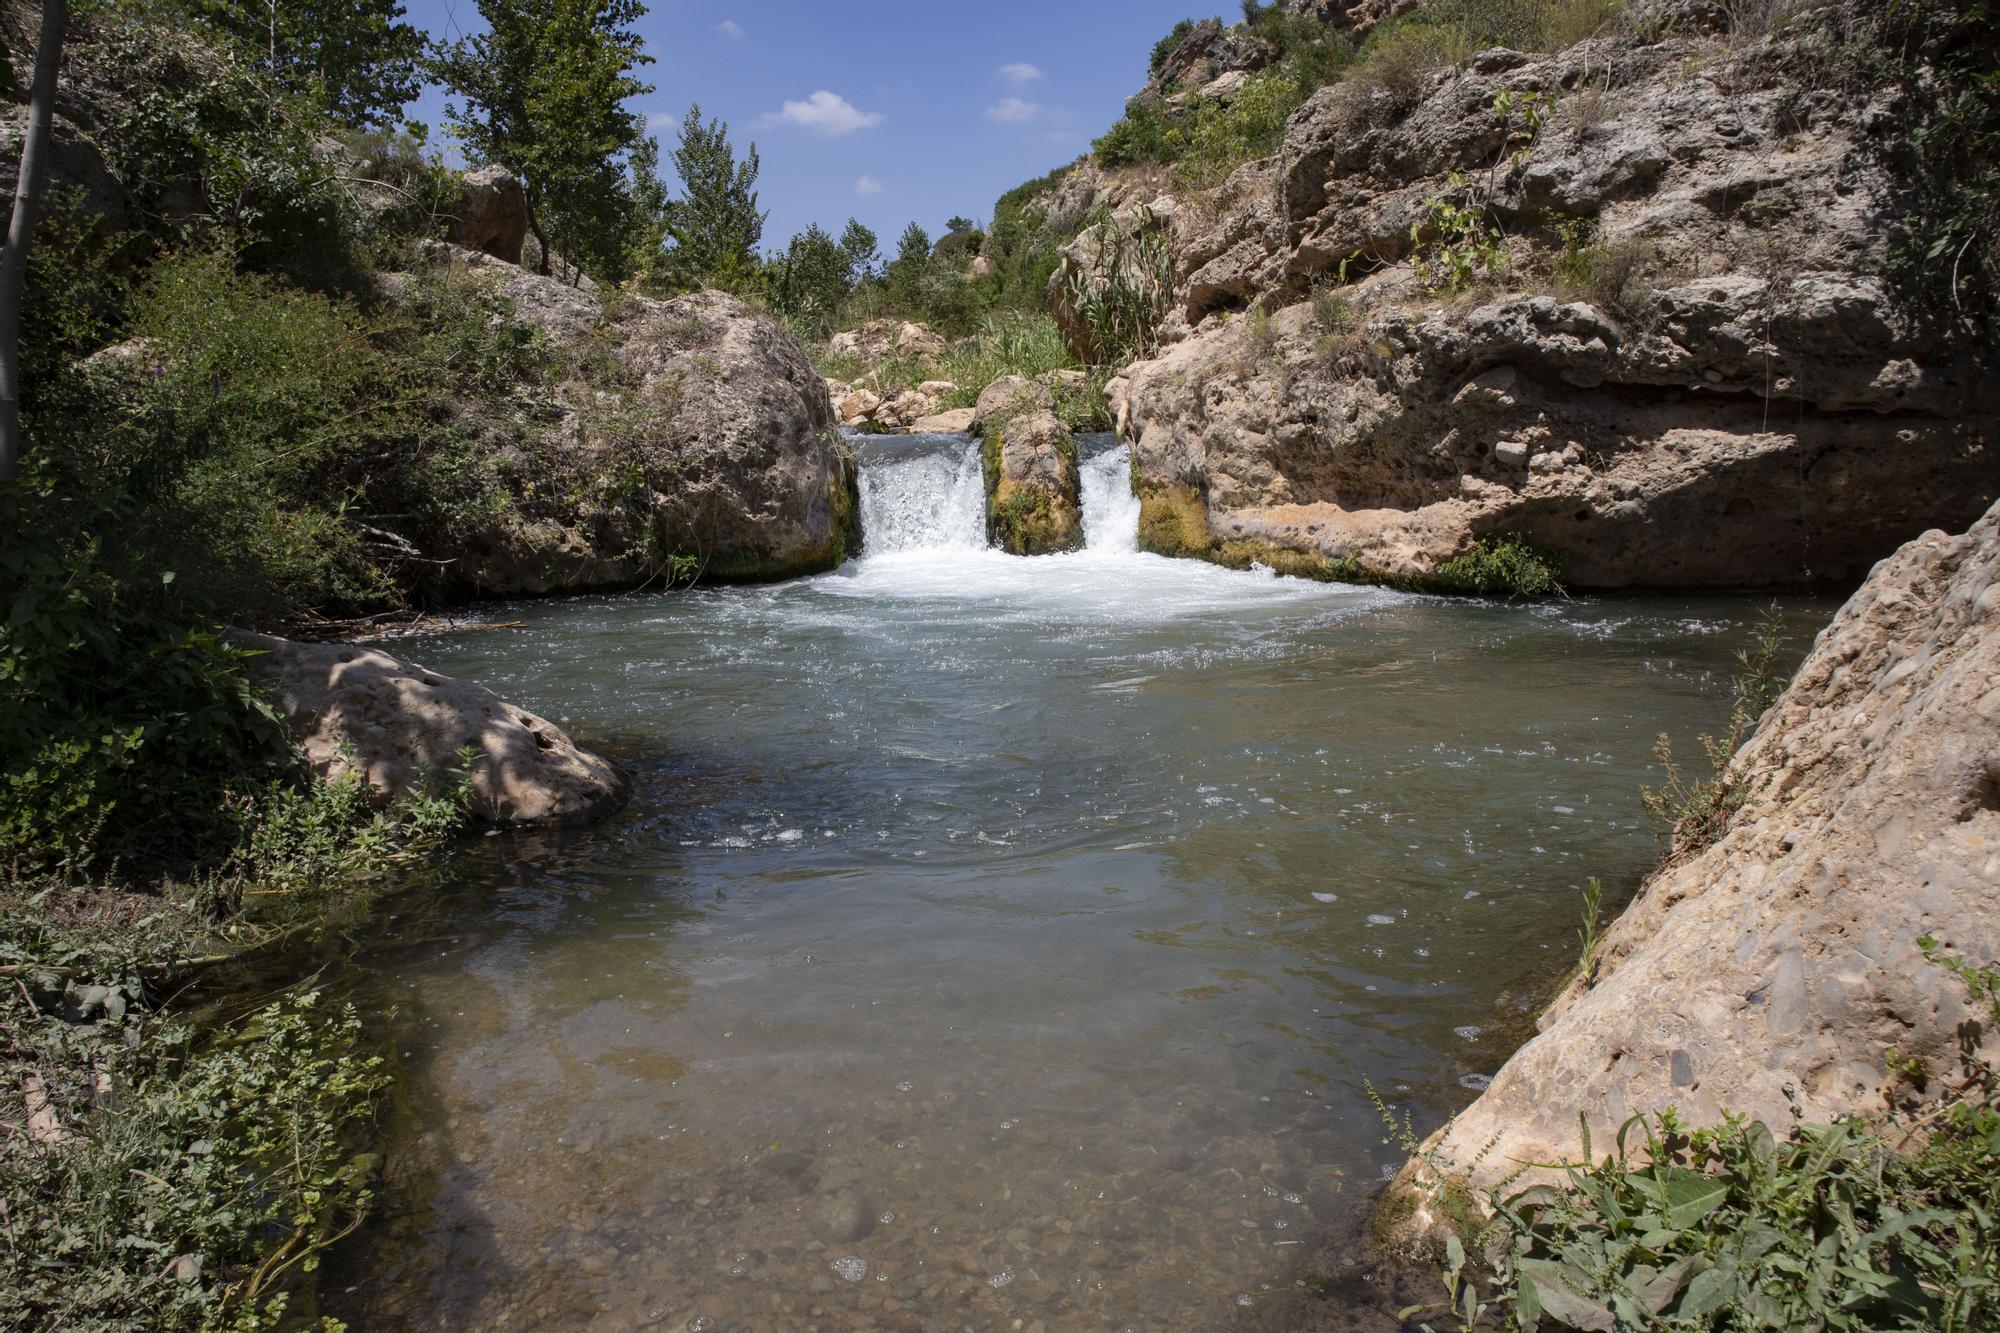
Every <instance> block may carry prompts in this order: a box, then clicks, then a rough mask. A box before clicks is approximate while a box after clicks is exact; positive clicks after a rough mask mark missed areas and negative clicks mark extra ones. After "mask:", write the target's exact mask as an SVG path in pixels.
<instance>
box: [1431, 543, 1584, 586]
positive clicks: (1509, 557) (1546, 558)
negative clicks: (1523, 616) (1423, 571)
mask: <svg viewBox="0 0 2000 1333" xmlns="http://www.w3.org/2000/svg"><path fill="white" fill-rule="evenodd" d="M1562 564H1563V562H1562V557H1561V556H1560V555H1558V554H1552V553H1549V552H1543V551H1537V550H1536V549H1535V548H1534V547H1532V546H1530V545H1528V543H1527V542H1526V541H1525V540H1524V539H1523V538H1522V537H1521V536H1520V535H1519V534H1518V533H1511V532H1510V533H1507V534H1506V535H1504V536H1501V537H1480V538H1478V539H1477V540H1475V541H1474V542H1473V543H1472V549H1471V550H1469V551H1467V552H1465V553H1464V554H1463V555H1457V556H1453V557H1452V558H1451V559H1449V560H1447V561H1445V562H1444V563H1442V564H1440V565H1439V566H1438V567H1437V568H1436V569H1435V570H1433V571H1432V572H1431V575H1430V577H1429V578H1428V579H1427V580H1425V581H1424V582H1425V585H1426V586H1427V587H1428V588H1429V589H1430V590H1431V591H1433V592H1450V593H1472V594H1476V595H1478V596H1482V597H1501V596H1504V597H1508V598H1514V597H1556V596H1560V595H1561V594H1562Z"/></svg>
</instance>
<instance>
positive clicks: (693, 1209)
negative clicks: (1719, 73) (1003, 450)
mask: <svg viewBox="0 0 2000 1333" xmlns="http://www.w3.org/2000/svg"><path fill="white" fill-rule="evenodd" d="M1107 443H1108V442H1106V441H1102V440H1095V441H1090V442H1088V445H1087V450H1086V453H1087V457H1086V461H1085V464H1084V471H1085V494H1084V510H1085V524H1086V530H1087V534H1088V546H1087V549H1085V550H1083V551H1080V552H1077V553H1074V554H1071V555H1064V556H1049V557H1041V558H1037V559H1017V558H1013V557H1009V556H1005V555H1002V554H999V553H997V552H994V551H992V550H989V549H987V547H986V544H985V538H984V533H983V525H982V521H981V509H980V506H981V490H980V474H979V468H978V462H977V455H976V452H975V449H974V446H973V445H972V444H971V442H970V441H968V440H966V439H965V438H964V437H916V438H909V439H898V440H880V441H867V442H864V443H863V444H862V446H861V448H862V457H863V464H864V466H863V474H862V509H863V521H864V525H865V531H866V534H867V537H868V542H869V546H868V550H867V552H866V553H865V554H864V555H863V556H862V557H861V558H860V559H858V560H856V561H854V562H851V563H850V564H849V565H848V566H847V567H845V568H844V569H842V570H840V571H838V572H836V573H832V574H827V575H824V576H821V577H817V578H812V579H806V580H801V581H797V582H793V583H787V584H780V585H773V586H768V587H748V588H715V589H701V590H697V591H693V592H662V593H651V594H647V593H641V594H635V595H628V596H622V597H588V598H573V599H568V600H563V601H552V602H546V603H534V604H523V605H520V606H517V607H512V608H509V609H507V610H506V612H505V614H504V615H498V616H495V617H494V618H496V619H502V620H513V619H518V620H520V621H522V622H524V624H523V625H522V627H521V628H518V629H513V630H505V631H462V632H459V633H454V634H445V635H440V636H435V637H430V638H426V639H421V640H416V641H411V642H406V643H405V644H403V645H402V646H401V647H400V648H399V651H400V652H403V653H405V654H406V655H409V656H413V657H415V658H416V659H418V660H420V661H422V662H423V663H424V664H425V665H426V666H428V667H430V668H432V669H434V670H438V671H443V672H447V673H450V674H454V675H462V676H469V677H473V678H477V679H479V680H481V681H483V682H485V683H487V684H489V685H490V686H492V687H493V688H494V689H495V690H496V691H498V692H499V693H500V694H502V695H503V696H505V697H508V698H510V699H513V700H516V701H518V702H520V703H521V704H523V705H524V706H528V707H532V708H535V709H537V710H539V711H542V712H544V713H545V714H547V715H550V716H552V717H555V718H557V719H559V720H560V721H562V722H563V723H564V724H565V725H566V726H567V727H569V728H570V730H571V731H572V732H573V733H574V734H576V735H577V736H578V738H579V739H580V740H582V741H583V742H584V743H586V744H589V745H592V746H594V747H596V748H600V749H602V750H603V751H604V752H606V753H608V754H610V755H612V756H613V757H615V758H617V759H618V760H620V761H621V762H622V763H624V764H626V765H627V766H628V767H629V768H631V769H632V770H633V771H634V773H635V774H636V776H637V783H636V790H635V795H634V798H633V800H632V802H631V804H630V805H629V806H628V807H627V808H626V809H625V810H624V811H623V812H621V813H620V814H618V815H617V816H615V817H613V818H611V819H609V820H607V821H605V822H603V823H601V824H599V825H596V826H594V827H591V828H587V829H580V830H574V831H562V832H554V833H546V832H544V833H525V832H519V833H505V834H496V835H494V836H491V837H487V838H484V839H480V840H478V841H477V843H476V845H475V846H473V847H472V848H471V850H470V851H469V852H468V853H467V854H465V855H464V856H463V857H462V858H460V860H459V862H458V864H457V866H456V867H455V869H454V871H453V878H454V886H453V890H452V892H450V893H449V894H447V895H445V896H444V897H443V898H442V899H440V900H438V901H435V902H432V903H430V904H429V905H427V906H426V907H424V908H422V909H421V910H418V909H415V908H412V909H410V912H411V916H410V918H409V919H408V920H406V921H404V922H403V923H402V924H401V927H400V931H401V933H400V937H399V938H397V939H395V940H394V941H393V942H390V943H383V944H379V945H377V946H375V947H373V948H372V949H371V950H370V951H369V952H368V953H367V955H366V956H365V958H364V959H363V960H362V964H361V967H362V975H363V983H362V984H363V986H364V988H365V989H367V990H368V991H369V993H370V994H372V995H373V996H374V997H375V999H376V1000H377V1002H379V1003H382V1004H384V1005H391V1004H392V1005H394V1006H395V1007H396V1009H397V1011H398V1013H399V1018H398V1021H397V1027H396V1030H397V1033H398V1045H399V1047H400V1048H401V1055H402V1057H403V1059H404V1064H405V1068H406V1071H407V1074H408V1079H407V1084H406V1086H407V1093H408V1098H409V1105H410V1109H411V1111H412V1113H413V1114H412V1116H411V1121H412V1123H413V1125H414V1128H412V1129H411V1130H410V1131H409V1132H408V1133H407V1134H406V1135H405V1136H404V1138H403V1141H402V1142H401V1143H400V1144H399V1146H398V1150H397V1152H396V1154H395V1156H394V1158H393V1162H394V1166H393V1170H392V1172H391V1186H390V1192H389V1196H388V1199H387V1202H386V1208H385V1220H384V1221H383V1222H382V1223H381V1224H379V1225H378V1226H377V1227H376V1228H375V1229H374V1231H373V1232H372V1234H371V1236H370V1237H369V1239H368V1240H367V1242H366V1245H365V1248H364V1249H363V1250H362V1251H361V1253H362V1254H363V1256H364V1257H363V1259H362V1260H361V1261H360V1262H350V1263H349V1264H347V1265H345V1268H346V1270H347V1275H346V1277H345V1278H344V1280H345V1281H346V1282H347V1283H348V1285H349V1286H350V1287H351V1288H352V1289H351V1290H348V1291H346V1292H344V1293H342V1294H341V1295H340V1296H338V1297H337V1300H336V1304H337V1305H339V1306H343V1307H345V1310H344V1312H345V1313H348V1314H349V1316H350V1317H351V1318H353V1319H354V1320H355V1321H356V1326H357V1327H362V1328H369V1329H377V1328H389V1329H396V1328H412V1329H415V1328H437V1327H463V1328H505V1329H536V1330H539V1329H590V1330H613V1329H618V1330H623V1329H636V1328H662V1329H674V1330H681V1329H705V1330H718V1331H719V1330H729V1329H766V1328H806V1327H815V1328H826V1329H850V1328H877V1327H880V1328H913V1329H914V1328H925V1329H928V1328H940V1329H959V1328H966V1329H1027V1328H1041V1329H1044V1330H1049V1331H1053V1330H1068V1329H1106V1330H1117V1329H1128V1328H1129V1329H1146V1330H1156V1329H1157V1330H1168V1329H1173V1330H1179V1329H1191V1328H1212V1327H1231V1326H1233V1325H1234V1324H1235V1323H1236V1322H1237V1321H1239V1320H1241V1321H1251V1320H1254V1319H1255V1318H1256V1317H1257V1313H1258V1310H1259V1308H1260V1306H1265V1305H1266V1304H1267V1303H1269V1302H1272V1301H1274V1300H1276V1299H1277V1298H1278V1297H1279V1296H1281V1295H1283V1294H1284V1293H1286V1292H1288V1291H1292V1290H1295V1288H1294V1285H1293V1284H1295V1283H1297V1282H1299V1281H1301V1280H1302V1278H1301V1275H1300V1273H1299V1272H1298V1269H1299V1260H1300V1256H1301V1255H1303V1254H1305V1253H1307V1252H1308V1251H1310V1249H1311V1248H1312V1241H1313V1238H1314V1237H1315V1236H1319V1235H1323V1234H1326V1233H1327V1232H1328V1230H1329V1229H1330V1228H1334V1229H1337V1228H1339V1227H1340V1226H1343V1225H1345V1226H1348V1227H1350V1228H1351V1227H1352V1225H1353V1223H1354V1221H1355V1219H1356V1218H1357V1217H1358V1216H1359V1215H1360V1213H1361V1210H1363V1209H1365V1208H1366V1206H1367V1203H1368V1201H1369V1199H1370V1197H1371V1194H1372V1192H1373V1191H1374V1190H1375V1189H1377V1188H1378V1187H1379V1184H1380V1182H1381V1181H1382V1179H1383V1178H1384V1176H1385V1174H1386V1173H1388V1172H1391V1171H1392V1170H1393V1169H1394V1168H1395V1167H1396V1166H1397V1165H1399V1164H1400V1161H1401V1152H1400V1150H1399V1149H1398V1148H1397V1147H1396V1145H1395V1143H1394V1142H1393V1141H1392V1139H1391V1136H1390V1135H1389V1133H1388V1132H1387V1130H1386V1129H1385V1127H1384V1125H1383V1123H1382V1120H1381V1118H1380V1116H1379V1115H1378V1113H1377V1111H1376V1109H1375V1107H1374V1106H1373V1105H1372V1104H1371V1100H1370V1097H1369V1091H1368V1090H1369V1088H1370V1087H1371V1086H1372V1087H1373V1088H1374V1089H1376V1090H1378V1091H1379V1093H1380V1095H1381V1096H1382V1097H1383V1098H1384V1099H1386V1101H1387V1102H1388V1103H1390V1104H1391V1105H1392V1106H1393V1107H1394V1108H1395V1109H1396V1111H1397V1113H1398V1114H1399V1115H1400V1114H1402V1113H1405V1112H1407V1113H1408V1114H1409V1115H1410V1116H1411V1117H1412V1119H1413V1122H1414V1124H1415V1125H1416V1126H1417V1128H1418V1131H1419V1132H1420V1133H1421V1132H1423V1131H1424V1130H1427V1129H1428V1128H1430V1127H1432V1126H1435V1125H1436V1124H1438V1123H1441V1122H1442V1121H1443V1120H1444V1118H1445V1117H1447V1116H1448V1115H1449V1114H1450V1113H1451V1112H1452V1110H1453V1109H1455V1108H1456V1107H1458V1106H1461V1105H1463V1104H1464V1103H1465V1102H1466V1101H1468V1100H1469V1099H1470V1098H1471V1097H1472V1096H1473V1095H1474V1092H1475V1091H1476V1089H1477V1088H1479V1087H1480V1086H1482V1084H1483V1081H1484V1079H1485V1078H1486V1077H1487V1076H1488V1075H1490V1074H1491V1072H1492V1071H1493V1070H1494V1069H1495V1068H1496V1067H1497V1065H1498V1064H1499V1062H1500V1061H1501V1060H1503V1059H1504V1058H1505V1056H1506V1054H1507V1052H1508V1050H1509V1049H1511V1046H1512V1044H1514V1043H1516V1042H1518V1040H1519V1039H1520V1037H1521V1035H1522V1033H1523V1032H1524V1031H1525V1030H1526V1029H1527V1026H1528V1024H1529V1023H1530V1022H1531V1021H1532V1013H1533V1011H1534V1009H1535V1008H1536V1007H1537V1006H1538V1005H1539V1004H1540V1003H1541V1001H1542V1000H1543V999H1544V998H1545V997H1546V994H1547V991H1548V988H1549V987H1550V985H1551V984H1552V983H1553V982H1554V980H1555V979H1556V978H1557V977H1559V976H1560V974H1561V973H1562V971H1563V970H1564V969H1565V968H1566V967H1567V966H1568V965H1569V964H1570V963H1571V962H1572V961H1573V959H1574V957H1575V952H1576V949H1577V946H1578V930H1577V918H1578V915H1579V911H1580V907H1581V903H1582V895H1583V887H1584V884H1585V881H1586V879H1587V878H1589V877H1591V876H1598V877H1600V878H1601V879H1602V880H1603V882H1604V884H1605V886H1606V890H1607V896H1608V897H1609V898H1610V899H1612V900H1613V901H1614V902H1615V901H1620V900H1622V896H1623V895H1625V894H1629V892H1630V891H1631V889H1632V888H1633V887H1634V886H1635V885H1636V884H1637V882H1638V879H1639V877H1640V876H1641V875H1642V873H1643V872H1644V870H1645V869H1646V868H1647V867H1648V866H1649V865H1650V864H1651V863H1652V861H1653V860H1654V859H1655V858H1656V857H1657V856H1658V854H1659V850H1660V843H1659V840H1658V835H1657V833H1656V831H1655V830H1654V829H1652V828H1651V827H1649V826H1648V824H1647V821H1646V820H1645V817H1644V816H1643V814H1642V812H1641V809H1640V804H1639V795H1638V793H1639V788H1640V786H1641V784H1642V783H1644V782H1646V781H1648V780H1649V779H1652V780H1657V772H1656V771H1655V769H1654V767H1653V764H1652V760H1651V756H1650V752H1651V750H1652V747H1653V744H1654V741H1655V738H1656V736H1657V735H1658V734H1659V733H1661V732H1662V731H1666V732H1670V733H1672V734H1673V735H1674V736H1675V737H1676V739H1677V740H1678V741H1679V743H1680V745H1681V746H1682V748H1683V751H1684V753H1688V754H1696V753H1698V752H1697V751H1696V749H1695V746H1694V742H1693V735H1694V733H1695V732H1696V731H1698V730H1700V729H1702V728H1704V727H1713V726H1715V725H1717V724H1719V723H1720V721H1721V719H1722V716H1723V714H1724V713H1725V712H1726V711H1727V707H1728V697H1729V675H1730V672H1731V670H1732V669H1733V665H1734V664H1733V662H1732V654H1733V653H1734V652H1735V650H1737V649H1738V648H1740V647H1742V646H1743V644H1744V643H1745V642H1746V641H1747V639H1748V637H1749V633H1750V630H1751V629H1752V627H1753V626H1754V624H1755V621H1756V617H1757V613H1758V610H1759V606H1760V604H1759V603H1756V602H1753V601H1747V600H1744V599H1733V598H1721V597H1657V596H1655V597H1617V598H1612V597H1590V598H1582V599H1578V600H1574V601H1555V602H1546V603H1536V604H1515V605H1508V604H1503V603H1496V602H1477V601H1464V600H1451V599H1443V598H1433V597H1422V596H1413V595H1405V594H1400V593H1393V592H1386V591H1380V590H1373V589H1361V588H1354V587H1345V586H1337V585H1325V584H1317V583H1310V582H1304V581H1298V580H1290V579H1280V578H1277V577H1274V576H1272V575H1271V574H1269V573H1268V572H1266V571H1261V570H1254V569H1253V570H1251V571H1247V572H1237V571H1229V570H1223V569H1219V568H1215V567H1212V566H1208V565H1205V564H1200V563H1195V562H1187V561H1170V560H1165V559H1162V558H1159V557H1155V556H1151V555H1145V554H1142V553H1140V552H1139V551H1138V549H1137V543H1136V527H1137V505H1136V502H1135V501H1134V500H1133V498H1132V496H1131V494H1130V490H1129V483H1128V481H1127V476H1128V466H1127V462H1126V460H1125V457H1124V455H1123V453H1122V452H1121V451H1119V450H1117V449H1114V448H1108V447H1107ZM1786 614H1787V616H1788V618H1789V619H1790V620H1791V621H1792V622H1793V623H1794V626H1795V631H1794V635H1793V638H1794V642H1793V648H1794V650H1795V651H1799V650H1802V649H1803V646H1804V637H1805V635H1806V633H1808V632H1809V627H1810V626H1812V625H1814V624H1816V623H1817V621H1818V620H1819V619H1823V617H1824V614H1825V608H1824V606H1823V605H1815V604H1812V603H1798V604H1795V605H1792V606H1790V607H1788V608H1787V611H1786ZM355 1274H365V1276H355Z"/></svg>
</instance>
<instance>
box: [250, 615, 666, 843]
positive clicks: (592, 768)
mask: <svg viewBox="0 0 2000 1333" xmlns="http://www.w3.org/2000/svg"><path fill="white" fill-rule="evenodd" d="M234 637H235V639H236V641H237V643H238V645H239V646H240V647H243V648H247V649H250V650H252V651H254V652H256V653H258V654H259V656H257V657H254V658H251V659H250V662H249V666H250V671H251V674H252V676H253V678H254V679H256V680H257V681H258V682H259V683H260V684H262V685H264V686H265V687H266V688H267V689H269V691H270V693H271V697H272V699H273V700H274V702H275V703H276V705H277V707H278V709H279V711H280V713H281V714H282V715H283V716H284V718H285V721H286V723H287V724H288V725H289V727H290V729H291V731H292V734H293V736H294V737H295V738H296V739H297V741H298V743H299V745H300V747H301V748H302V749H303V750H304V751H305V755H306V759H307V761H308V762H309V763H311V764H312V766H313V768H314V769H315V770H317V771H318V772H319V773H321V774H322V775H324V776H328V777H333V776H340V775H344V774H349V773H353V774H358V775H359V776H360V777H362V778H363V779H365V780H366V781H367V782H368V783H369V784H370V785H371V786H372V787H374V788H375V789H376V790H377V791H379V792H381V793H382V794H383V795H384V796H386V797H392V798H393V797H396V796H399V795H401V794H402V793H403V792H405V791H407V790H409V789H410V788H412V787H414V786H420V785H422V784H423V783H425V782H429V781H434V780H436V779H437V778H438V777H439V776H440V775H442V774H444V773H446V772H447V771H449V770H451V769H453V768H455V767H456V765H457V764H458V759H459V753H460V751H462V750H466V749H468V748H469V749H470V750H471V751H472V752H473V754H472V759H471V763H470V765H469V767H468V770H467V776H468V778H469V780H470V783H471V787H472V794H473V800H474V803H475V808H476V809H477V811H478V813H479V814H481V815H482V816H484V817H485V818H487V819H490V820H493V821H494V822H496V823H503V824H553V823H570V822H574V821H578V820H583V819H588V818H590V817H592V816H594V815H597V814H601V813H602V812H604V811H606V810H608V809H610V808H611V807H613V806H615V805H616V804H617V803H618V802H619V801H621V800H623V799H624V796H625V793H626V791H627V788H628V785H629V784H628V782H627V780H626V778H625V775H624V774H623V773H621V772H620V771H619V770H618V768H617V766H616V765H614V764H612V763H611V762H610V761H609V760H606V759H602V758H600V757H598V756H597V755H594V754H592V753H590V752H589V751H588V750H585V749H583V748H581V747H579V746H578V745H577V744H576V743H575V742H574V741H572V740H571V739H570V738H569V737H568V736H567V735H566V734H565V733H564V732H563V730H562V728H560V727H558V726H556V725H555V724H554V723H552V722H549V721H547V720H546V719H544V718H541V717H537V716H536V715H535V714H533V713H530V712H528V711H527V710H526V709H522V708H516V707H515V706H514V705H512V704H510V703H507V702H506V701H505V700H503V699H501V698H500V697H499V696H497V695H495V694H494V693H493V691H491V690H489V689H487V688H486V687H485V686H483V685H478V684H475V683H473V682H471V681H463V680H452V679H450V678H449V677H445V676H439V675H435V674H433V673H432V672H429V671H426V670H424V669H423V668H422V667H420V666H417V665H415V664H413V663H410V662H405V661H402V660H401V659H399V658H395V657H392V656H390V655H389V654H388V653H385V652H382V651H381V650H379V649H374V648H367V647H362V646H360V645H356V644H339V643H294V642H292V641H290V640H288V639H277V638H272V637H271V636H269V635H265V634H250V633H239V634H237V635H236V636H234Z"/></svg>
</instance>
